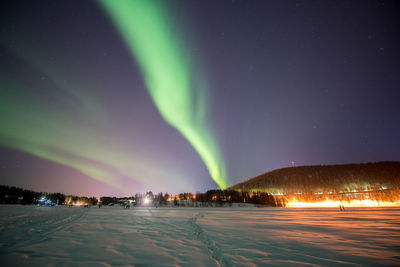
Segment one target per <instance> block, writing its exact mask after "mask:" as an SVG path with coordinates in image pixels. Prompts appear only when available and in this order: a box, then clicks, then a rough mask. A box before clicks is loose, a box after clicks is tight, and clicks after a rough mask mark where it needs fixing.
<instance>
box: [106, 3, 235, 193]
mask: <svg viewBox="0 0 400 267" xmlns="http://www.w3.org/2000/svg"><path fill="white" fill-rule="evenodd" d="M102 3H103V5H104V7H105V9H106V10H107V11H108V12H109V13H110V15H111V17H112V18H113V20H114V21H115V24H116V25H117V27H118V28H119V30H120V32H121V35H122V37H123V38H124V40H125V42H126V44H127V46H128V47H129V48H130V50H131V51H132V54H133V55H135V57H136V58H137V60H138V62H139V65H140V67H141V69H142V72H143V73H144V76H145V81H146V85H147V88H148V90H149V93H150V95H151V97H152V99H153V101H154V103H155V105H156V106H157V108H158V110H159V111H160V113H161V115H162V116H163V118H164V119H165V120H166V121H167V122H168V123H169V124H171V125H172V126H173V127H175V128H176V129H177V130H178V131H179V132H180V133H181V134H182V135H183V136H184V137H185V138H186V139H187V140H188V141H189V142H190V143H191V144H192V146H193V147H194V148H195V149H196V151H197V153H199V155H200V157H201V158H202V159H203V161H204V163H205V164H206V166H207V168H208V170H209V172H210V175H211V177H212V178H213V179H214V181H215V182H216V183H217V184H218V186H219V187H220V188H223V189H224V188H226V186H227V181H226V172H225V167H224V163H223V159H222V158H221V155H220V153H219V151H218V148H217V147H218V145H217V143H216V142H215V141H214V139H213V137H212V132H211V131H210V129H209V127H208V126H207V122H206V121H205V119H204V117H205V114H204V113H205V112H206V103H205V101H206V100H205V96H204V94H205V93H204V90H206V88H203V87H201V86H202V84H196V79H195V78H194V77H193V75H194V74H193V73H192V70H191V68H189V66H188V62H189V60H188V59H187V58H188V55H185V53H184V51H185V50H186V49H184V48H183V45H180V42H178V41H177V40H176V37H175V34H174V32H173V29H172V22H169V21H168V19H167V18H166V16H165V14H164V11H163V10H162V5H161V3H160V1H140V0H139V1H108V0H105V1H102Z"/></svg>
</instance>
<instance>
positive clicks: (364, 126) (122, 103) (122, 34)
mask: <svg viewBox="0 0 400 267" xmlns="http://www.w3.org/2000/svg"><path fill="white" fill-rule="evenodd" d="M344 3H345V2H342V1H337V2H336V3H330V4H323V3H319V4H318V3H311V2H302V1H298V2H294V1H293V2H292V1H278V2H269V1H195V0H193V1H192V0H188V1H175V0H171V1H82V2H77V3H71V2H70V1H57V2H55V1H47V0H43V1H40V2H35V1H5V2H4V3H3V4H2V8H1V10H0V61H1V63H2V64H0V122H1V123H0V177H1V184H10V185H16V186H20V187H24V188H26V187H27V188H32V189H35V190H39V191H40V190H47V191H65V192H67V193H77V194H78V193H80V194H93V195H97V196H99V195H101V194H109V195H126V194H133V193H135V192H142V191H145V190H153V192H159V191H163V192H165V191H167V192H169V193H176V192H196V191H205V190H208V189H212V188H218V187H221V188H225V187H226V186H230V185H233V184H235V183H238V182H240V181H243V180H244V179H247V178H249V177H254V176H256V175H258V174H261V173H264V172H266V171H268V170H272V169H277V168H282V167H289V166H290V162H291V161H292V160H294V161H296V164H297V165H318V164H341V163H361V162H372V161H383V160H400V158H399V153H398V151H400V142H398V136H399V135H400V126H399V125H400V124H399V123H398V118H399V117H400V113H399V108H398V99H399V98H400V95H399V90H398V89H397V88H398V84H400V76H399V75H397V73H398V70H399V69H400V66H399V62H400V61H399V60H398V59H399V57H400V56H399V52H398V49H397V47H399V45H400V43H399V40H397V39H398V38H396V36H397V30H398V27H399V22H398V19H397V13H396V11H398V10H399V6H398V4H395V3H393V2H385V1H383V2H368V3H362V2H361V3H360V2H346V4H344ZM77 191H79V192H77Z"/></svg>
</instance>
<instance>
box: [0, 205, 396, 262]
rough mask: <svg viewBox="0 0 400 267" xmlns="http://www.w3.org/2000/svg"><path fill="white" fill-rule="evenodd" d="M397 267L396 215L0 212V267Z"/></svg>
mask: <svg viewBox="0 0 400 267" xmlns="http://www.w3.org/2000/svg"><path fill="white" fill-rule="evenodd" d="M297 264H299V265H323V266H326V265H341V264H343V265H346V264H347V265H375V266H376V265H393V266H394V265H397V266H399V265H400V208H370V209H362V208H360V209H353V210H347V211H345V212H339V211H338V209H329V208H325V209H295V208H291V209H289V208H249V207H246V208H243V207H242V208H239V207H236V208H151V207H149V208H146V207H142V208H134V209H130V210H124V209H123V208H122V207H102V208H100V209H99V208H97V207H92V208H83V207H72V208H68V207H36V206H19V205H14V206H11V205H0V265H1V266H71V265H72V266H90V265H91V266H147V265H151V266H154V265H158V266H171V265H174V266H177V265H180V266H193V265H197V266H216V265H222V266H225V265H227V266H235V265H236V266H262V265H281V266H287V265H297Z"/></svg>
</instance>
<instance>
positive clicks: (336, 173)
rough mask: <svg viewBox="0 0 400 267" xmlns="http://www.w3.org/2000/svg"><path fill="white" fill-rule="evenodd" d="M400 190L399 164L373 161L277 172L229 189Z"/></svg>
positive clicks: (301, 190) (292, 191)
mask: <svg viewBox="0 0 400 267" xmlns="http://www.w3.org/2000/svg"><path fill="white" fill-rule="evenodd" d="M399 187H400V162H397V161H396V162H376V163H366V164H343V165H327V166H301V167H291V168H284V169H277V170H274V171H270V172H267V173H264V174H261V175H259V176H257V177H254V178H252V179H250V180H247V181H245V182H242V183H239V184H236V185H234V186H232V187H230V188H229V189H233V190H240V191H242V190H243V191H258V192H268V193H275V194H276V193H278V194H279V193H294V192H302V193H307V192H308V193H316V192H349V191H354V190H356V191H362V190H375V189H376V190H382V189H391V188H399Z"/></svg>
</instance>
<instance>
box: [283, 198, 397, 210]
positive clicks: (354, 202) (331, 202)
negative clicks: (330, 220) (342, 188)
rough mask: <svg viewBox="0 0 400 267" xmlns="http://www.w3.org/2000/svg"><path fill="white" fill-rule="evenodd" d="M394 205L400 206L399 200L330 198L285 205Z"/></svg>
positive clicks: (292, 202)
mask: <svg viewBox="0 0 400 267" xmlns="http://www.w3.org/2000/svg"><path fill="white" fill-rule="evenodd" d="M339 205H342V206H344V207H394V206H400V201H397V202H389V201H378V200H371V199H352V200H349V201H340V200H330V199H327V200H325V201H316V202H305V201H295V200H293V201H289V202H287V203H286V207H291V208H318V207H332V208H333V207H335V208H337V207H339Z"/></svg>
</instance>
